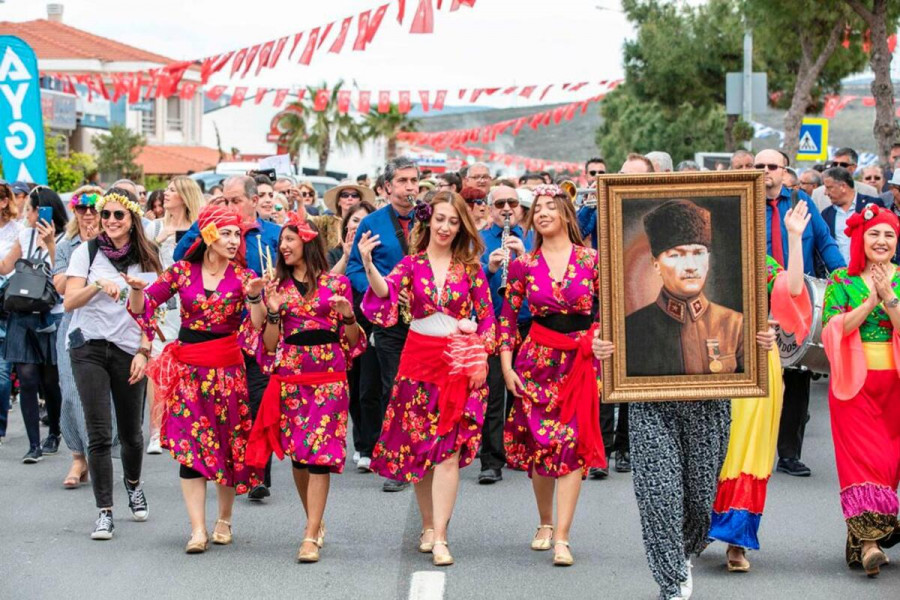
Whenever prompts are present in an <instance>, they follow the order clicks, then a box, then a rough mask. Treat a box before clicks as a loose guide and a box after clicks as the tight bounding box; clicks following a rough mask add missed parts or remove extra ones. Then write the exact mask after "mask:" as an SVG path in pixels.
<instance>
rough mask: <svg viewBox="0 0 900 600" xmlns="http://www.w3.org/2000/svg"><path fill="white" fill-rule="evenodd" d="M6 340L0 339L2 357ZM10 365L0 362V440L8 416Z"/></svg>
mask: <svg viewBox="0 0 900 600" xmlns="http://www.w3.org/2000/svg"><path fill="white" fill-rule="evenodd" d="M5 343H6V339H0V356H3V345H4V344H5ZM11 374H12V363H8V362H6V361H5V360H0V438H2V437H4V436H5V435H6V423H7V415H8V414H9V395H10V393H11V392H12V380H11V379H10V375H11Z"/></svg>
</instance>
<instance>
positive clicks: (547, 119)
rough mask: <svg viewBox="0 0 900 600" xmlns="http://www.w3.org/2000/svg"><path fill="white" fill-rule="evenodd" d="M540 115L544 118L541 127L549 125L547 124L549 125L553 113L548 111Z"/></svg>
mask: <svg viewBox="0 0 900 600" xmlns="http://www.w3.org/2000/svg"><path fill="white" fill-rule="evenodd" d="M541 114H542V116H543V117H544V118H543V119H541V125H549V124H550V119H552V118H553V111H552V110H548V111H547V112H545V113H541Z"/></svg>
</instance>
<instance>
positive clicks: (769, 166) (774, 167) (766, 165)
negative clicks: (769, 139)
mask: <svg viewBox="0 0 900 600" xmlns="http://www.w3.org/2000/svg"><path fill="white" fill-rule="evenodd" d="M753 168H754V169H768V170H769V171H777V170H778V169H783V168H784V165H776V164H775V163H756V164H755V165H753Z"/></svg>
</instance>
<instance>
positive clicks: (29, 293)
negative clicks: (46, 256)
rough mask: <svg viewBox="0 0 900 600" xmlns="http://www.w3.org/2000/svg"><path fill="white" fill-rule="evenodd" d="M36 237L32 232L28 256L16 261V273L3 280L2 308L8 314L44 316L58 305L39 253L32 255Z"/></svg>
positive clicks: (48, 269)
mask: <svg viewBox="0 0 900 600" xmlns="http://www.w3.org/2000/svg"><path fill="white" fill-rule="evenodd" d="M36 235H37V232H36V231H34V230H32V231H31V242H30V243H29V244H28V255H27V257H25V258H20V259H19V260H17V261H16V266H15V271H14V272H13V274H12V275H11V276H10V278H9V279H8V280H7V281H6V284H5V288H4V290H3V309H4V310H6V311H8V312H22V313H45V312H48V311H49V310H50V309H51V308H53V307H54V306H56V305H57V304H59V301H60V298H61V297H60V295H59V292H57V291H56V287H55V286H54V285H53V277H52V275H51V274H50V268H49V267H48V266H47V263H45V262H44V260H43V256H42V251H41V250H38V253H37V255H36V258H35V255H34V254H33V251H34V238H35V236H36Z"/></svg>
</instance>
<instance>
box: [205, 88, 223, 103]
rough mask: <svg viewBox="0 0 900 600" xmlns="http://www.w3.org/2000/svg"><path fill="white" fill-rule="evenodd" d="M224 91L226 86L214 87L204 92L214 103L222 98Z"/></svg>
mask: <svg viewBox="0 0 900 600" xmlns="http://www.w3.org/2000/svg"><path fill="white" fill-rule="evenodd" d="M226 89H228V86H226V85H214V86H213V87H211V88H210V89H208V90H206V97H207V98H209V99H210V100H212V101H213V102H215V101H217V100H218V99H219V98H221V97H222V94H224V93H225V90H226Z"/></svg>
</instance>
